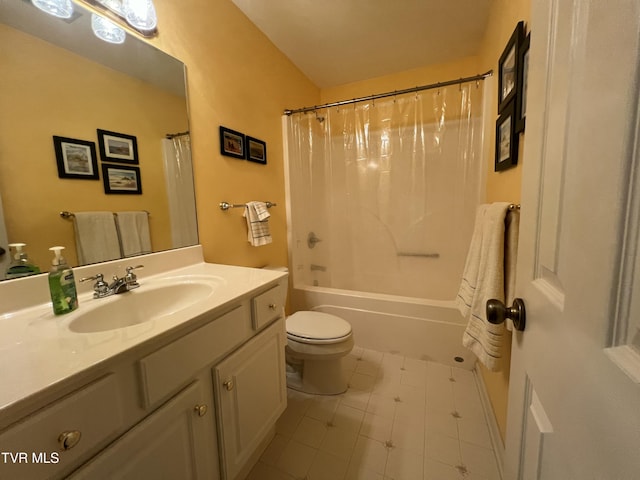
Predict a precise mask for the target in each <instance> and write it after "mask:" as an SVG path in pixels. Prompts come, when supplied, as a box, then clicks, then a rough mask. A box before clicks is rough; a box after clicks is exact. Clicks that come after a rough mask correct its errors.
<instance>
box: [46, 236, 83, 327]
mask: <svg viewBox="0 0 640 480" xmlns="http://www.w3.org/2000/svg"><path fill="white" fill-rule="evenodd" d="M49 250H51V251H52V252H53V253H54V254H55V256H54V257H53V260H51V266H52V267H51V271H50V272H49V293H51V302H52V303H53V313H55V314H56V315H62V314H64V313H69V312H73V311H74V310H75V309H76V308H78V293H77V291H76V281H75V278H74V276H73V270H71V268H70V267H69V265H67V262H66V260H65V259H64V258H62V254H61V252H62V250H64V247H51V248H50V249H49Z"/></svg>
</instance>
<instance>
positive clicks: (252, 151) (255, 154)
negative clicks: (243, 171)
mask: <svg viewBox="0 0 640 480" xmlns="http://www.w3.org/2000/svg"><path fill="white" fill-rule="evenodd" d="M246 145H247V146H246V150H247V160H250V161H252V162H256V163H262V164H263V165H266V164H267V144H266V143H265V142H263V141H262V140H258V139H257V138H253V137H250V136H248V135H247V137H246Z"/></svg>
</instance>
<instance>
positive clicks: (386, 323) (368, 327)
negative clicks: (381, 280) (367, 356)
mask: <svg viewBox="0 0 640 480" xmlns="http://www.w3.org/2000/svg"><path fill="white" fill-rule="evenodd" d="M290 300H291V308H292V309H293V311H294V312H295V311H298V310H316V311H320V312H325V313H331V314H334V315H337V316H339V317H342V318H344V319H345V320H347V321H348V322H349V323H350V324H351V326H352V327H353V334H354V340H355V343H356V345H358V346H360V347H364V348H370V349H373V350H377V351H379V352H390V353H396V354H400V355H404V356H407V357H412V358H419V359H423V360H432V361H436V362H439V363H443V364H445V365H451V366H456V367H461V368H466V369H468V370H471V369H473V367H474V364H475V362H476V356H475V355H474V354H473V353H472V352H470V351H469V350H467V349H466V348H464V347H463V346H462V333H463V332H464V328H465V326H466V322H465V321H464V319H463V318H462V316H461V315H460V313H459V312H458V310H457V309H456V308H455V307H454V304H453V301H438V300H421V299H416V298H410V297H400V296H395V295H383V294H372V293H366V292H354V291H347V290H337V289H333V288H324V287H311V286H309V287H307V286H305V287H294V288H293V289H292V292H291V299H290Z"/></svg>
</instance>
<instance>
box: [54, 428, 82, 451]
mask: <svg viewBox="0 0 640 480" xmlns="http://www.w3.org/2000/svg"><path fill="white" fill-rule="evenodd" d="M80 437H82V434H81V433H80V432H79V431H78V430H71V431H69V432H62V433H61V434H60V436H59V437H58V443H59V444H60V446H61V447H62V450H71V449H72V448H73V447H75V446H76V445H77V444H78V443H79V442H80Z"/></svg>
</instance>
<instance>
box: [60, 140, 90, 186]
mask: <svg viewBox="0 0 640 480" xmlns="http://www.w3.org/2000/svg"><path fill="white" fill-rule="evenodd" d="M53 148H54V150H55V152H56V162H57V163H58V177H60V178H81V179H84V180H98V179H99V178H100V176H99V173H98V160H97V158H96V144H95V143H94V142H87V141H84V140H76V139H75V138H66V137H58V136H55V135H54V137H53Z"/></svg>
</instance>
